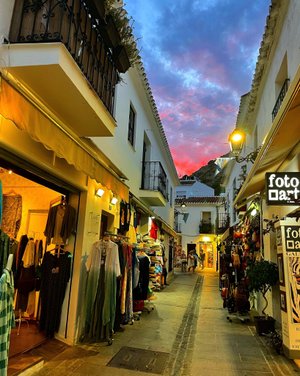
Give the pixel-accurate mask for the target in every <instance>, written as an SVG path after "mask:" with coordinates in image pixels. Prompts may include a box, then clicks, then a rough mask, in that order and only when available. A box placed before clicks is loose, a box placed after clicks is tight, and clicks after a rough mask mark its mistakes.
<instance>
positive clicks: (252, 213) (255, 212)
mask: <svg viewBox="0 0 300 376" xmlns="http://www.w3.org/2000/svg"><path fill="white" fill-rule="evenodd" d="M250 214H251V215H252V217H255V216H256V214H257V209H256V208H254V209H253V210H252V211H251V213H250Z"/></svg>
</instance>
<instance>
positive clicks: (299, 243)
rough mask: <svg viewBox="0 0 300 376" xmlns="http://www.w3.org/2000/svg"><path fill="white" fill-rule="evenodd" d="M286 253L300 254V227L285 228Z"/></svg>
mask: <svg viewBox="0 0 300 376" xmlns="http://www.w3.org/2000/svg"><path fill="white" fill-rule="evenodd" d="M284 232H285V248H286V252H300V227H299V226H284Z"/></svg>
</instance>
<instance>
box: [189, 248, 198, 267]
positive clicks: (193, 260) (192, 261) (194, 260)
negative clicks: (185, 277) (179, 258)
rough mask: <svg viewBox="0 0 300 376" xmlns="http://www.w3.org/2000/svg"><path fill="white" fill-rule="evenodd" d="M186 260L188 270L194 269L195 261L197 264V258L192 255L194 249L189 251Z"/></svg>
mask: <svg viewBox="0 0 300 376" xmlns="http://www.w3.org/2000/svg"><path fill="white" fill-rule="evenodd" d="M187 261H188V272H190V271H192V272H194V271H195V269H196V267H195V263H196V265H197V259H196V258H195V256H194V251H190V252H189V254H188V260H187Z"/></svg>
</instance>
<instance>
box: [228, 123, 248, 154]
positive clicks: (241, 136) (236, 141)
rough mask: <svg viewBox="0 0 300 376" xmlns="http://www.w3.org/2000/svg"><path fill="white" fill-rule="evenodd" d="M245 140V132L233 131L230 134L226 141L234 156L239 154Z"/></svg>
mask: <svg viewBox="0 0 300 376" xmlns="http://www.w3.org/2000/svg"><path fill="white" fill-rule="evenodd" d="M245 138H246V135H245V132H244V131H242V130H241V129H235V130H234V131H233V132H232V133H230V135H229V137H228V141H229V144H230V149H231V151H232V153H233V154H234V155H239V154H240V152H241V150H242V148H243V146H244V143H245Z"/></svg>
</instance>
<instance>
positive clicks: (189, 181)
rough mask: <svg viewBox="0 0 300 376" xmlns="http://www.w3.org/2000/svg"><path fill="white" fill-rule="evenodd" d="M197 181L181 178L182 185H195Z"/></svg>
mask: <svg viewBox="0 0 300 376" xmlns="http://www.w3.org/2000/svg"><path fill="white" fill-rule="evenodd" d="M195 183H196V180H180V186H182V185H193V184H195Z"/></svg>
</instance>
